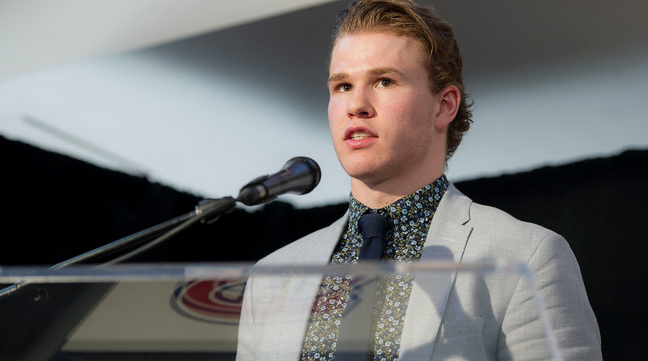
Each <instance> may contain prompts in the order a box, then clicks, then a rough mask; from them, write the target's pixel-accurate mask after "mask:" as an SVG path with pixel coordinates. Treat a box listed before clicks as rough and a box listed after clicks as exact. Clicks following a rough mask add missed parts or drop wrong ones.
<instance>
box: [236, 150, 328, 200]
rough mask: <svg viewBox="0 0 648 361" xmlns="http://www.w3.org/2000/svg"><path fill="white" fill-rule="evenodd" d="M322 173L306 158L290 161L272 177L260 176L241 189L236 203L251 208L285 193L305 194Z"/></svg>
mask: <svg viewBox="0 0 648 361" xmlns="http://www.w3.org/2000/svg"><path fill="white" fill-rule="evenodd" d="M321 177H322V172H321V170H320V167H319V165H318V164H317V163H316V162H315V161H314V160H312V159H311V158H308V157H295V158H292V159H290V160H289V161H288V162H286V164H285V165H284V166H283V167H282V168H281V170H280V171H279V172H277V173H275V174H273V175H266V176H261V177H258V178H256V179H254V180H253V181H251V182H250V183H248V184H246V185H244V186H243V188H241V190H240V192H239V195H238V197H237V199H236V200H237V201H239V202H241V203H243V204H245V205H248V206H253V205H257V204H262V203H266V202H270V201H272V200H274V199H276V198H277V197H278V196H280V195H282V194H285V193H293V194H306V193H308V192H310V191H312V190H313V189H315V187H316V186H317V185H318V184H319V181H320V178H321Z"/></svg>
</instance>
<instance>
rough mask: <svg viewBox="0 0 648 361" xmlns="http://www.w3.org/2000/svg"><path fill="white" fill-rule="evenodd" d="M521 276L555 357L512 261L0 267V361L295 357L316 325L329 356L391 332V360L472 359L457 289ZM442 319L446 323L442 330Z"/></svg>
mask: <svg viewBox="0 0 648 361" xmlns="http://www.w3.org/2000/svg"><path fill="white" fill-rule="evenodd" d="M520 277H522V278H524V282H528V286H529V290H530V291H529V292H530V293H529V295H530V299H531V300H532V303H533V313H535V314H534V315H531V316H529V317H530V319H535V320H538V322H537V323H538V324H539V325H540V327H541V330H540V338H539V339H538V340H536V341H537V342H540V343H542V346H541V347H543V348H544V350H543V352H546V354H547V355H550V356H548V358H553V359H560V356H559V354H558V350H557V349H556V347H555V339H554V336H553V333H552V330H551V329H550V328H549V327H548V325H549V323H548V322H546V317H545V314H544V309H543V304H542V299H541V298H539V296H538V294H537V292H535V287H534V285H533V279H532V278H531V277H530V275H529V274H528V272H527V270H526V269H525V268H524V267H523V266H519V265H517V264H507V263H483V264H453V263H426V262H417V263H411V264H390V263H374V264H372V263H363V264H358V265H337V266H331V265H327V266H289V265H273V266H271V267H261V266H253V265H252V264H200V265H196V264H186V265H165V264H156V265H116V266H110V267H87V266H85V267H80V266H73V267H68V268H64V269H59V270H49V269H46V268H26V267H2V268H0V283H1V284H2V286H3V288H4V290H3V291H0V360H3V361H4V360H29V361H38V360H55V361H57V360H148V359H151V360H153V359H154V360H183V361H186V360H188V361H192V360H234V359H235V358H236V353H237V346H238V344H239V342H240V344H241V345H240V347H239V350H240V352H241V355H240V356H242V357H243V358H245V357H246V356H248V354H249V355H254V356H255V357H256V358H257V359H266V357H271V358H272V359H290V358H294V359H298V356H299V353H300V352H301V350H302V347H303V346H304V344H305V342H306V344H308V346H309V347H313V348H314V350H316V351H317V348H318V347H325V346H321V343H319V342H311V341H312V340H309V341H305V340H306V338H307V336H309V335H310V337H311V338H313V337H315V336H317V335H326V334H328V333H327V331H326V330H324V331H322V329H321V328H318V327H319V326H320V325H322V324H326V322H329V323H328V324H327V325H328V326H327V327H332V326H331V325H336V326H334V327H335V328H336V329H337V327H338V324H341V325H342V326H339V327H340V329H339V337H338V338H339V340H338V339H335V340H333V341H332V342H335V347H336V348H339V349H341V350H340V351H339V352H342V349H343V350H344V352H351V353H353V352H358V353H360V354H362V353H366V352H374V351H376V350H379V351H377V352H384V350H386V349H389V347H383V346H384V345H383V346H381V347H376V346H375V345H376V342H373V341H371V340H372V339H375V335H376V332H377V331H380V333H382V334H385V333H389V332H399V333H401V334H402V337H401V341H400V342H401V346H400V350H401V356H404V354H408V357H413V359H417V358H418V356H422V355H426V352H427V353H429V348H430V342H431V339H432V338H433V339H434V340H436V342H437V343H438V344H437V345H435V353H436V352H444V353H447V356H448V358H451V357H457V356H458V355H453V352H456V353H457V354H461V355H462V357H464V359H471V357H470V355H469V354H468V356H466V351H465V347H466V346H465V345H463V344H461V343H460V342H459V343H457V342H458V341H457V340H458V339H461V338H456V337H454V336H456V335H457V333H470V332H475V333H477V334H478V333H480V332H482V331H483V328H484V320H483V319H482V320H479V319H476V318H473V317H470V316H469V314H471V312H473V311H474V310H472V309H471V308H473V307H474V305H467V304H462V303H461V301H462V300H463V298H462V297H461V292H475V293H476V294H477V293H480V294H481V293H484V292H485V293H486V295H484V294H482V295H481V296H480V297H489V299H490V297H492V301H493V302H494V303H496V302H499V301H498V300H497V297H498V295H488V291H489V287H490V285H492V284H495V283H501V282H502V281H505V282H506V281H510V282H516V283H517V281H518V280H519V279H520ZM248 278H249V279H248ZM323 281H324V282H328V288H326V290H327V291H323V289H322V288H321V284H322V282H323ZM457 284H460V285H461V287H462V289H463V290H461V291H457V290H456V289H455V286H456V285H457ZM12 285H14V286H12ZM15 285H18V287H15ZM246 287H247V288H248V293H249V294H250V295H251V297H249V299H248V300H249V302H247V301H246V303H245V304H243V303H242V301H243V292H244V290H245V288H246ZM394 289H396V291H395V293H394ZM403 290H405V292H403ZM393 295H396V296H395V298H394V296H393ZM385 300H387V301H385ZM403 300H404V301H403ZM318 302H319V303H318ZM402 302H405V305H403V304H402ZM342 304H343V306H346V307H341V305H342ZM314 305H315V306H314ZM314 307H315V310H316V311H315V312H313V309H314ZM242 309H243V311H242ZM345 309H346V311H344V310H345ZM407 310H416V312H412V311H410V312H407ZM447 312H452V313H453V314H452V316H453V319H455V320H458V322H456V324H455V325H447V324H443V325H442V324H441V317H443V315H444V314H445V313H447ZM241 314H243V319H242V320H241V321H240V317H241ZM367 320H370V321H367ZM401 320H402V321H403V322H401ZM239 323H240V325H239ZM315 323H317V325H318V327H315V326H313V324H315ZM239 326H240V328H241V331H242V332H241V339H239V338H238V336H239ZM430 330H433V331H430ZM322 332H323V333H322ZM431 334H433V335H437V334H438V337H432V336H430V335H431ZM421 335H423V336H424V337H421ZM387 339H389V337H387ZM462 339H464V340H469V341H470V342H471V343H473V344H474V340H478V339H475V338H472V339H471V338H468V339H466V338H462ZM471 340H472V341H471ZM387 342H390V341H389V340H388V341H387ZM329 346H330V342H329ZM473 346H474V345H472V346H470V347H473ZM392 348H393V347H392ZM458 350H461V352H458ZM475 352H478V351H475Z"/></svg>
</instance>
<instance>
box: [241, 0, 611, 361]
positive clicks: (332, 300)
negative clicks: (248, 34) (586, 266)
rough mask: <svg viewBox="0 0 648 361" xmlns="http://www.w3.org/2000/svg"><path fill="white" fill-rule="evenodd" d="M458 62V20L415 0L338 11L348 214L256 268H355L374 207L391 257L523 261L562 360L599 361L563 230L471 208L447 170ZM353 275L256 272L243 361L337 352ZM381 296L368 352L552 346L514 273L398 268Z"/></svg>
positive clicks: (481, 355)
mask: <svg viewBox="0 0 648 361" xmlns="http://www.w3.org/2000/svg"><path fill="white" fill-rule="evenodd" d="M461 67H462V65H461V55H460V53H459V49H458V46H457V43H456V40H455V38H454V34H453V31H452V29H451V28H450V26H449V25H448V24H447V23H445V22H444V21H443V20H441V19H439V18H438V17H437V16H436V15H435V14H434V13H433V12H432V11H431V10H429V9H425V8H421V7H419V6H418V5H416V4H414V3H412V2H410V1H408V0H365V1H359V2H357V3H355V4H352V5H351V6H350V8H349V9H348V10H346V11H344V12H343V13H341V16H340V19H339V25H338V28H337V29H336V32H335V37H334V42H333V50H332V53H331V59H330V64H329V77H328V87H329V92H330V100H329V108H328V113H329V125H330V129H331V135H332V139H333V144H334V146H335V151H336V153H337V155H338V158H339V160H340V163H341V164H342V166H343V167H344V169H345V171H346V172H347V173H348V174H349V176H350V177H351V199H350V205H349V211H348V212H347V214H346V215H345V216H344V217H343V218H342V219H340V220H339V221H337V222H336V223H334V224H333V225H331V226H329V227H327V228H324V229H322V230H320V231H317V232H315V233H313V234H311V235H309V236H307V237H305V238H303V239H301V240H298V241H296V242H294V243H292V244H290V245H288V246H286V247H284V248H282V249H280V250H278V251H276V252H274V253H273V254H271V255H270V256H268V257H266V258H264V259H263V260H261V261H260V262H259V264H260V265H276V264H305V265H323V264H327V263H348V262H351V263H355V262H357V261H358V258H359V257H360V258H362V257H363V252H364V251H363V250H362V247H363V244H365V243H369V241H368V240H369V238H368V237H365V235H366V234H365V233H363V232H364V231H363V230H362V229H361V228H363V227H364V226H363V220H362V218H364V217H363V215H365V214H367V213H369V214H379V215H382V216H383V218H384V219H386V220H387V225H388V226H386V227H387V235H386V238H385V240H384V243H383V244H384V245H382V247H383V248H382V249H381V250H380V258H382V259H383V260H384V261H392V262H395V261H399V262H411V261H415V260H419V259H420V260H425V261H452V262H484V261H491V260H494V259H511V260H517V261H521V262H523V263H525V264H526V266H527V267H528V268H529V269H530V270H531V271H532V272H533V273H534V276H535V278H536V282H537V283H538V287H539V288H540V292H541V295H542V297H543V299H544V301H545V303H546V307H547V310H548V318H549V321H550V324H551V327H552V328H553V330H554V333H555V335H556V339H557V341H558V346H559V348H560V351H561V353H562V356H563V358H564V359H565V360H598V359H601V353H600V336H599V332H598V326H597V324H596V320H595V317H594V314H593V312H592V310H591V307H590V305H589V302H588V300H587V295H586V292H585V288H584V285H583V282H582V279H581V275H580V271H579V268H578V264H577V262H576V260H575V258H574V256H573V254H572V252H571V250H570V249H569V246H568V245H567V243H566V242H565V240H564V239H563V238H562V237H560V236H559V235H557V234H555V233H553V232H551V231H549V230H546V229H544V228H542V227H539V226H536V225H532V224H528V223H524V222H521V221H518V220H516V219H514V218H512V217H511V216H509V215H507V214H505V213H503V212H501V211H499V210H496V209H493V208H490V207H486V206H482V205H478V204H475V203H473V202H472V201H471V200H470V199H469V198H467V197H466V196H464V195H462V194H461V193H460V192H459V191H458V190H457V189H456V188H455V187H454V186H453V185H452V184H451V183H450V182H448V180H447V179H446V177H445V176H444V174H443V172H444V168H445V165H446V161H447V159H448V158H449V157H450V156H451V155H452V153H453V152H454V151H455V149H456V147H457V146H458V144H459V142H460V141H461V136H462V134H463V132H465V131H466V130H467V129H468V127H469V124H470V122H471V119H470V118H471V113H470V110H469V105H468V102H467V96H466V94H465V92H464V87H463V82H462V77H461ZM367 218H369V217H367ZM365 238H367V239H365ZM350 282H352V280H351V279H347V278H344V277H333V276H330V277H325V278H324V279H321V278H319V277H301V278H298V277H295V278H288V277H284V278H270V277H255V278H251V279H250V280H249V281H248V284H247V288H246V293H245V298H244V303H243V312H242V318H241V324H240V331H239V348H238V354H237V359H238V360H299V359H301V360H332V359H340V358H341V357H342V355H341V351H340V350H338V348H340V347H341V346H340V345H341V343H342V342H343V341H344V340H341V339H340V332H341V326H340V325H341V324H342V325H344V320H343V317H342V315H343V314H344V313H345V307H346V306H347V304H348V303H347V302H350V297H351V296H350V292H351V289H352V288H351V285H350ZM375 297H376V303H375V306H374V307H375V308H374V311H375V315H374V319H373V320H372V326H371V327H372V329H371V336H370V341H369V342H370V347H369V348H370V354H369V356H368V359H371V360H374V359H376V360H397V359H398V360H448V359H461V360H509V359H514V360H516V359H525V360H536V359H537V360H546V359H549V358H550V356H551V355H550V352H549V349H548V347H547V343H546V340H545V337H544V333H543V329H542V325H541V322H540V320H539V318H538V313H537V311H536V308H535V307H536V306H535V304H534V300H533V295H532V290H531V289H530V287H529V285H528V284H527V283H526V281H525V280H524V279H522V277H521V276H519V275H516V274H508V273H507V274H495V275H488V276H486V277H483V278H482V277H479V276H474V275H472V274H468V273H453V274H450V275H445V276H442V277H426V276H421V275H418V274H417V275H415V276H414V277H409V276H392V277H386V278H384V279H383V280H381V281H380V283H379V285H378V286H377V289H376V291H375ZM363 359H365V357H364V356H363Z"/></svg>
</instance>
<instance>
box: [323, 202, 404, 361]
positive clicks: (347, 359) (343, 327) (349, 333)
mask: <svg viewBox="0 0 648 361" xmlns="http://www.w3.org/2000/svg"><path fill="white" fill-rule="evenodd" d="M358 228H359V230H360V233H361V234H362V239H363V241H362V246H361V247H360V254H359V256H358V260H360V261H370V260H380V259H381V258H382V256H383V251H384V249H385V244H386V243H387V242H386V237H387V234H388V233H389V230H390V229H391V228H392V224H391V223H390V222H389V220H388V219H387V218H386V217H385V216H383V215H381V214H378V213H367V214H364V215H362V216H361V217H360V219H359V220H358ZM375 286H376V280H369V281H365V282H363V284H362V286H361V287H355V288H354V289H352V290H351V294H350V296H349V300H348V302H347V306H346V309H345V312H344V316H343V318H342V323H341V324H340V332H339V334H338V342H337V344H338V347H337V350H336V352H335V358H334V359H335V360H336V361H338V360H340V361H358V360H362V361H365V360H373V352H372V351H371V350H370V347H371V339H372V337H371V328H372V326H373V322H372V310H373V304H374V301H373V298H374V294H375ZM347 311H350V312H347ZM350 314H351V315H350Z"/></svg>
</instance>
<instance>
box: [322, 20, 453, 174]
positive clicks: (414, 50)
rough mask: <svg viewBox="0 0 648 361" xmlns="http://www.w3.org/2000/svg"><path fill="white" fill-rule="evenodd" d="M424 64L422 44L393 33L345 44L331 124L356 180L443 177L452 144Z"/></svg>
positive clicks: (333, 87)
mask: <svg viewBox="0 0 648 361" xmlns="http://www.w3.org/2000/svg"><path fill="white" fill-rule="evenodd" d="M424 59H425V55H424V53H423V51H422V50H421V46H420V44H419V43H418V42H417V41H416V40H414V39H413V38H411V37H407V36H399V35H396V34H394V33H391V32H374V31H364V32H358V33H352V34H347V35H343V36H342V37H341V38H339V39H338V40H337V43H336V45H335V47H334V48H333V51H332V54H331V64H330V69H329V74H330V76H329V79H328V87H329V92H330V99H329V106H328V117H329V126H330V129H331V135H332V137H333V145H334V146H335V151H336V153H337V156H338V158H339V160H340V163H341V164H342V167H343V168H344V170H345V171H346V172H347V173H348V174H349V175H350V176H351V177H352V178H354V179H356V180H360V181H362V182H363V183H364V184H366V185H368V186H370V187H373V186H378V185H380V184H384V182H394V181H399V180H407V179H412V177H420V176H423V175H425V174H429V173H430V170H429V169H430V168H431V167H437V168H438V167H439V165H440V167H441V169H443V162H444V161H445V144H437V143H439V141H438V139H441V137H439V134H438V133H439V132H438V131H436V130H435V126H434V120H435V115H436V114H437V112H438V110H439V99H438V97H437V96H435V95H434V94H432V91H431V90H430V86H429V80H428V79H429V77H428V72H427V70H426V69H425V67H424V65H423V64H424ZM435 139H437V140H435ZM440 149H442V150H440ZM439 153H442V154H439ZM432 180H433V179H432Z"/></svg>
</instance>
